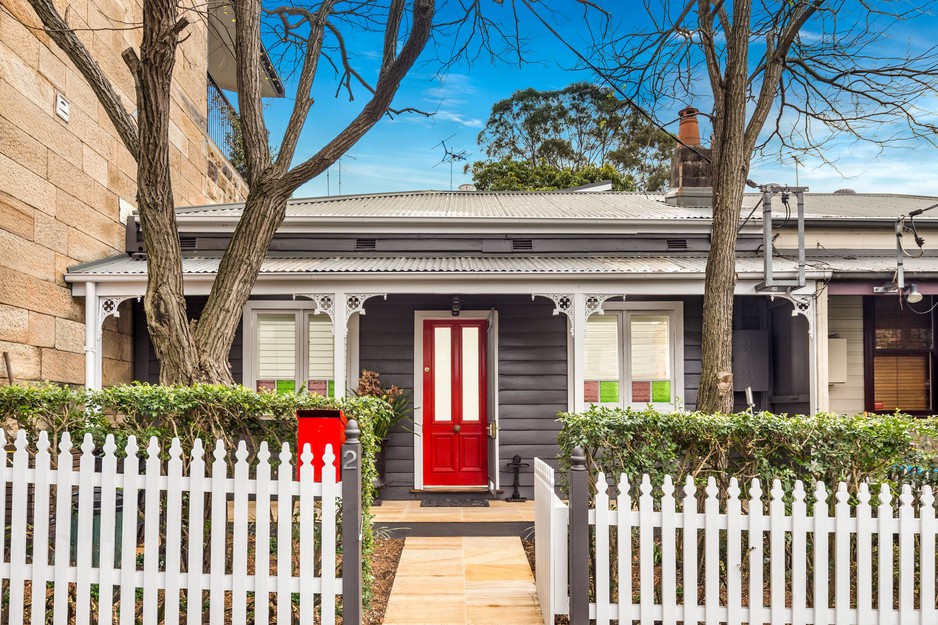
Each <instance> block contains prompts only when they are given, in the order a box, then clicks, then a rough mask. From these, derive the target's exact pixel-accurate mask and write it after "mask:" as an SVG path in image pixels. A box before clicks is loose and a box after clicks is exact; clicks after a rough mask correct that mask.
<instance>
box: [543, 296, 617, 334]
mask: <svg viewBox="0 0 938 625" xmlns="http://www.w3.org/2000/svg"><path fill="white" fill-rule="evenodd" d="M535 297H546V298H548V299H550V300H552V301H553V302H554V314H555V315H559V314H561V313H562V314H564V315H567V318H568V319H569V320H570V334H571V335H574V334H575V332H576V325H577V324H578V323H583V324H585V323H586V320H587V319H589V318H590V316H591V315H595V314H599V315H603V314H605V311H604V310H603V304H604V303H605V301H606V300H607V299H610V298H613V297H623V298H624V297H625V296H624V295H619V294H609V295H606V294H601V293H586V294H585V295H584V296H583V299H584V301H583V310H580V311H577V310H575V309H576V297H575V296H574V295H573V294H571V293H534V294H533V295H531V299H532V300H533V299H534V298H535Z"/></svg>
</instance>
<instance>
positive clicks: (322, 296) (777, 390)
mask: <svg viewBox="0 0 938 625" xmlns="http://www.w3.org/2000/svg"><path fill="white" fill-rule="evenodd" d="M452 260H454V261H455V260H459V259H452ZM489 260H494V259H489ZM511 260H512V262H513V263H514V265H511V266H515V265H516V267H515V270H513V271H512V272H508V271H507V270H502V271H496V270H492V269H488V270H486V271H484V272H480V271H477V269H478V268H476V267H474V266H472V265H466V266H465V267H464V268H463V270H462V271H456V270H455V268H450V267H444V268H443V269H447V271H446V272H445V273H444V274H442V275H441V273H440V272H438V271H430V270H428V271H426V272H425V273H421V272H419V271H417V270H415V269H409V270H408V271H404V272H401V273H395V272H388V273H387V274H386V275H377V274H375V273H374V272H363V273H356V272H343V273H338V272H333V273H327V274H326V275H323V276H310V275H309V274H307V273H294V274H291V275H283V274H282V273H280V272H277V271H268V272H262V273H261V276H260V277H259V279H258V281H257V283H256V285H255V289H254V294H253V295H252V297H251V300H250V301H249V302H248V304H247V305H246V306H245V309H244V312H243V317H242V323H241V326H240V327H239V329H238V332H237V335H236V337H235V340H234V344H233V347H232V352H231V355H230V363H231V366H232V373H233V375H234V378H235V380H236V381H238V382H241V383H243V384H244V385H246V386H248V387H251V388H258V389H266V390H273V391H278V390H280V391H282V390H299V389H306V390H308V391H314V392H319V393H321V394H331V395H335V396H343V395H345V394H347V393H348V392H349V391H350V389H354V387H355V386H356V383H357V378H358V376H359V375H360V372H361V370H362V369H367V370H371V371H376V372H378V373H379V374H380V375H381V380H382V382H383V383H385V384H388V385H390V384H394V385H397V386H399V387H401V388H406V389H412V390H413V391H414V404H413V406H414V424H413V427H411V428H408V429H398V430H397V431H394V432H393V433H392V434H391V436H390V438H389V441H388V445H387V454H388V458H387V479H388V480H389V482H390V484H389V486H388V487H387V488H385V489H384V491H383V495H382V496H383V497H385V498H388V499H409V498H414V497H419V496H421V493H422V492H424V491H430V490H433V489H434V488H436V489H439V488H443V489H453V488H455V489H456V490H459V488H463V489H465V488H467V487H468V488H469V489H470V490H473V489H482V490H487V491H489V492H491V493H493V494H500V493H502V492H503V491H505V490H506V489H509V488H510V486H511V482H512V478H513V474H512V472H511V471H510V470H509V469H508V467H507V464H508V463H509V462H511V460H512V459H513V457H514V456H516V455H517V456H520V458H521V460H522V462H527V463H529V464H530V463H531V462H532V459H533V458H534V457H535V456H539V457H546V458H551V457H556V455H557V447H556V435H557V431H558V429H559V427H560V426H559V423H558V422H557V421H556V414H557V413H558V412H561V411H575V410H579V409H582V408H583V407H585V406H587V405H589V404H590V403H602V404H604V405H610V406H620V407H635V408H644V407H646V406H647V405H649V404H651V405H653V406H655V407H657V408H659V409H662V410H672V409H681V408H683V409H693V407H694V405H695V403H696V399H697V389H698V386H699V375H700V349H701V348H700V342H701V324H702V316H703V312H702V302H703V297H702V295H703V272H702V263H703V259H697V265H693V266H691V265H690V264H689V263H688V262H687V261H683V264H681V265H680V266H679V267H671V268H670V269H669V268H667V267H666V266H662V267H656V265H655V262H654V259H648V258H622V259H619V261H618V262H619V264H613V263H612V261H610V260H609V259H603V262H602V263H598V264H597V266H596V267H592V266H591V267H588V268H580V267H578V266H577V265H576V263H574V262H571V259H556V260H557V266H556V267H553V266H551V267H545V268H543V273H539V274H538V273H532V270H531V268H530V266H529V264H527V262H526V261H525V262H522V261H524V259H522V258H513V259H511ZM572 260H576V259H572ZM125 262H126V261H125ZM130 262H133V263H136V266H137V267H140V266H143V263H140V262H139V261H130ZM362 262H364V261H362ZM369 262H371V263H372V264H373V263H374V262H375V261H374V260H372V261H369ZM506 262H507V261H506ZM291 263H292V265H291V268H296V265H297V263H298V261H291ZM518 263H521V264H518ZM749 264H751V265H752V267H751V268H750V269H749V270H748V271H747V272H741V274H740V279H739V281H738V286H737V305H736V309H737V313H736V322H735V324H734V325H735V331H734V343H735V345H736V353H735V356H736V361H737V364H736V365H735V366H734V370H735V374H736V380H735V387H736V390H737V391H738V393H737V404H738V407H739V408H745V393H744V392H743V391H744V389H745V388H746V387H747V386H749V387H750V388H751V389H752V391H753V398H754V403H755V407H756V409H768V410H774V411H780V412H781V411H785V412H809V411H813V410H815V409H816V408H817V407H818V406H819V405H820V404H819V401H821V400H822V396H821V393H819V392H818V390H817V389H819V388H824V389H826V388H827V384H826V380H821V379H820V377H821V375H822V374H826V371H824V372H822V371H820V370H819V368H818V366H817V362H818V355H819V351H820V347H821V346H820V345H818V344H817V341H815V339H814V335H815V333H814V332H813V328H814V327H816V326H817V324H818V321H817V319H816V314H817V312H816V311H817V310H819V309H820V308H822V307H820V306H816V305H815V297H814V293H815V285H814V283H813V282H809V284H808V286H807V287H806V288H805V289H804V290H803V291H802V292H803V293H804V295H795V294H784V295H777V294H776V295H773V296H766V295H764V294H760V293H758V292H757V291H756V285H757V284H758V280H759V279H760V278H761V273H760V272H759V271H758V269H759V266H758V263H749ZM698 265H699V266H698ZM144 267H145V266H144ZM747 268H748V265H747ZM483 269H484V268H483ZM655 269H657V270H658V271H654V272H653V271H652V270H655ZM600 272H602V273H600ZM212 278H213V275H212V274H211V273H206V274H195V273H193V274H189V275H188V276H187V279H186V290H187V294H189V304H190V314H191V315H192V316H193V317H197V316H198V314H199V312H200V310H201V307H202V306H203V305H204V301H205V297H206V295H207V293H208V291H209V290H210V288H211V280H212ZM145 279H146V276H145V274H144V273H142V272H141V273H140V274H138V275H127V274H126V273H121V274H119V276H118V275H113V274H105V275H103V274H102V272H101V271H100V270H99V271H98V272H97V273H92V272H88V274H87V275H84V276H79V275H78V273H77V272H76V275H75V276H74V278H73V281H74V282H75V284H74V291H75V293H76V294H77V295H85V296H86V312H87V314H88V318H89V319H90V320H91V323H89V324H88V328H89V336H88V343H87V360H86V363H87V367H88V370H89V375H88V380H89V381H90V383H89V386H92V385H100V384H101V376H100V371H101V357H102V345H101V338H100V333H99V331H100V328H101V327H102V323H103V322H104V320H105V319H107V318H108V317H110V316H112V315H114V314H117V313H123V314H130V315H133V316H134V322H135V323H134V327H135V370H134V373H135V378H136V379H138V380H140V381H144V382H152V383H155V382H158V380H159V369H158V363H157V362H156V359H155V358H154V356H153V353H152V349H151V348H150V345H149V339H148V336H147V335H146V332H145V323H144V318H143V314H142V304H141V303H140V302H138V301H137V298H138V294H142V293H143V292H144V288H145ZM313 285H315V288H312V287H313ZM821 296H822V297H823V296H824V294H823V292H822V293H821ZM447 320H449V321H451V322H459V323H463V322H469V321H470V320H474V321H478V322H479V324H478V327H479V328H480V331H481V334H480V335H479V337H478V338H477V339H475V340H476V341H477V342H476V343H475V345H476V347H475V348H474V349H476V350H477V352H478V353H477V354H476V355H475V356H474V357H473V358H474V360H471V362H472V363H474V365H473V366H476V367H477V368H478V371H479V373H478V375H476V376H475V377H473V376H467V375H463V374H464V373H465V371H466V370H467V369H466V363H467V362H469V361H466V360H465V358H469V355H467V354H468V352H466V353H465V354H464V353H463V351H460V350H462V347H461V346H462V341H463V339H462V338H460V339H459V342H457V340H456V334H455V333H457V331H458V328H457V326H454V325H453V324H452V323H449V326H451V327H450V329H449V330H445V329H441V330H440V331H441V332H442V334H441V335H440V336H443V335H445V336H447V337H450V339H448V340H452V341H453V342H452V344H451V346H450V347H449V348H447V350H449V351H446V350H444V352H440V353H435V352H432V351H431V352H428V350H427V349H426V348H427V346H429V345H431V344H432V343H433V341H434V340H435V339H433V337H432V336H431V335H430V334H427V333H428V332H429V331H430V330H429V329H428V328H429V327H430V326H428V325H427V324H428V323H431V322H432V323H431V325H433V324H435V325H438V326H441V327H443V326H447V323H446V322H447ZM95 330H98V332H95ZM447 332H449V334H447ZM822 332H823V333H826V330H822ZM434 336H435V335H434ZM825 345H826V343H825ZM438 357H440V358H442V357H445V358H449V359H450V361H449V362H450V364H449V366H448V367H445V368H442V369H441V368H440V367H437V366H436V365H435V364H432V366H431V363H432V362H435V361H433V358H438ZM428 358H429V359H430V360H428ZM805 364H807V365H808V366H805ZM431 369H432V373H431ZM444 369H445V371H444ZM428 376H432V377H428ZM472 385H475V386H472ZM470 389H475V390H476V391H477V393H476V396H477V398H478V402H477V403H476V404H471V405H470V404H467V403H466V402H465V401H463V400H464V399H465V398H466V397H469V396H470V395H471V394H472V393H471V391H470ZM440 392H445V393H448V395H447V396H446V401H447V402H449V403H448V404H447V406H448V407H449V408H451V409H452V410H453V411H454V412H453V414H452V415H438V414H436V413H438V412H439V406H438V405H436V404H433V402H434V401H435V400H434V397H436V396H440ZM434 393H436V394H435V395H434ZM467 410H468V411H470V412H471V411H475V412H472V413H471V414H464V412H465V411H467ZM434 411H436V412H434ZM435 415H436V416H435ZM437 416H442V423H443V424H444V425H443V426H441V427H436V430H434V429H433V428H434V427H435V426H440V420H439V419H437ZM434 424H435V425H434ZM476 427H481V428H482V429H480V430H479V432H475V430H474V429H473V428H476ZM441 429H442V430H448V432H447V433H449V436H447V437H443V438H439V437H437V439H435V442H432V444H431V443H430V442H428V441H431V439H432V436H431V434H432V432H434V431H437V432H439V431H441ZM472 437H475V439H476V440H477V441H479V442H478V444H477V446H476V447H475V451H472V450H471V449H470V450H469V451H466V450H467V449H468V446H467V445H466V441H468V440H469V439H470V438H472ZM460 441H462V442H460ZM460 445H462V447H459V446H460ZM441 450H442V451H441ZM434 454H435V455H434ZM454 458H456V459H457V460H458V462H455V461H454ZM454 462H455V464H454ZM459 463H462V465H460V464H459ZM457 465H459V466H457ZM470 465H471V466H474V467H477V469H478V471H479V473H478V474H477V475H478V476H479V477H473V478H469V481H466V480H465V479H462V480H455V481H453V482H447V481H446V478H439V474H438V476H437V478H434V477H430V478H428V475H429V471H430V470H431V469H433V468H434V467H435V468H437V469H439V468H440V467H443V468H444V469H445V470H446V471H449V470H450V467H455V468H454V469H453V475H455V474H456V473H458V472H459V471H461V470H462V469H464V468H465V467H466V466H470ZM460 467H461V468H460ZM444 472H445V471H444ZM438 478H439V479H438ZM532 487H533V477H532V474H531V472H530V469H528V470H527V471H524V472H522V475H521V492H522V495H525V496H530V494H531V491H532ZM500 496H502V497H504V496H506V495H503V494H502V495H500Z"/></svg>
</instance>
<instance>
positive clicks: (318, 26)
mask: <svg viewBox="0 0 938 625" xmlns="http://www.w3.org/2000/svg"><path fill="white" fill-rule="evenodd" d="M335 3H336V0H327V1H326V2H323V4H322V6H320V7H319V10H318V11H316V13H309V12H305V15H304V18H305V19H304V20H303V21H306V22H308V23H309V35H308V36H307V38H306V42H307V43H306V54H305V55H304V57H303V67H302V69H301V70H300V79H299V82H298V84H297V87H296V101H295V102H294V104H293V111H292V112H291V113H290V121H289V122H288V123H287V129H286V131H285V132H284V135H283V141H281V142H280V152H279V153H278V154H277V163H276V168H277V172H278V173H281V174H282V173H285V172H286V171H287V168H288V167H289V166H290V162H291V161H292V160H293V156H294V154H295V153H296V146H297V143H298V142H299V140H300V134H301V133H302V132H303V126H304V124H305V123H306V117H307V116H308V115H309V110H310V108H312V106H313V98H312V95H311V91H312V89H313V80H314V79H315V78H316V72H317V71H318V69H319V57H320V56H321V53H322V45H323V38H324V37H325V27H326V26H327V25H328V19H329V15H330V14H331V13H332V9H333V7H334V6H335ZM286 10H287V11H289V9H286ZM281 17H283V14H281ZM283 24H284V28H288V26H287V25H286V24H287V22H286V19H285V18H284V21H283ZM285 32H289V30H287V31H285Z"/></svg>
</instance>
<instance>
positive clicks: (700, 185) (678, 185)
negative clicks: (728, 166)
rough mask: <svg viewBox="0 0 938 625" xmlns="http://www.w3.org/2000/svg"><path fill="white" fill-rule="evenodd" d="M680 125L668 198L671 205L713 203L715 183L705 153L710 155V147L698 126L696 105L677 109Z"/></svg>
mask: <svg viewBox="0 0 938 625" xmlns="http://www.w3.org/2000/svg"><path fill="white" fill-rule="evenodd" d="M678 117H680V119H681V125H680V128H679V130H678V135H677V136H678V139H680V140H681V143H683V145H678V146H677V148H676V149H675V150H674V156H673V157H671V190H670V191H668V193H667V195H665V201H666V202H667V203H668V204H671V205H672V206H706V207H709V206H712V205H713V186H712V185H713V183H712V182H711V177H710V162H709V161H708V160H707V159H706V158H704V156H702V155H706V156H707V157H708V158H709V156H710V150H709V149H708V148H705V147H703V146H702V145H701V144H700V128H699V127H698V126H697V109H695V108H694V107H692V106H688V107H687V108H685V109H682V110H681V111H680V112H678Z"/></svg>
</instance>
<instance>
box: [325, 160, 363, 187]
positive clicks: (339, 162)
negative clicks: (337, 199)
mask: <svg viewBox="0 0 938 625" xmlns="http://www.w3.org/2000/svg"><path fill="white" fill-rule="evenodd" d="M343 158H350V159H352V160H353V161H357V160H358V159H357V158H355V157H354V156H352V155H351V154H343V155H342V156H340V157H339V159H338V160H337V161H336V162H335V164H336V166H337V167H338V170H339V195H342V159H343ZM331 173H332V168H331V167H330V168H328V169H326V195H327V196H331V195H332V177H331Z"/></svg>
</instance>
